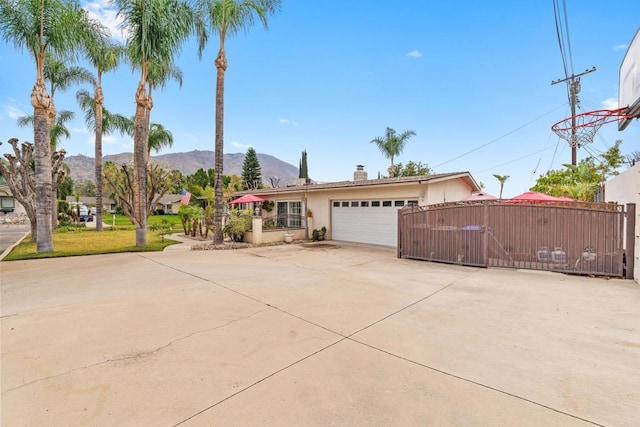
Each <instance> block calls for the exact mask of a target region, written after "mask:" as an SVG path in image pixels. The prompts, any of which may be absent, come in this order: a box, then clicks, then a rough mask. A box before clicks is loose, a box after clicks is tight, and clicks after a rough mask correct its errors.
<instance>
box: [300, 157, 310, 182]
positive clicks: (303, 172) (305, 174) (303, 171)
mask: <svg viewBox="0 0 640 427" xmlns="http://www.w3.org/2000/svg"><path fill="white" fill-rule="evenodd" d="M298 178H306V179H309V168H308V167H307V150H304V151H303V152H302V159H300V173H299V174H298Z"/></svg>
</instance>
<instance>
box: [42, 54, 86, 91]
mask: <svg viewBox="0 0 640 427" xmlns="http://www.w3.org/2000/svg"><path fill="white" fill-rule="evenodd" d="M43 74H44V80H45V81H46V82H47V83H49V93H50V94H51V98H52V99H55V95H56V91H58V90H61V91H65V90H67V89H69V88H70V87H71V86H73V85H79V84H82V83H90V84H92V85H95V84H96V79H95V78H94V77H93V75H92V74H91V73H90V72H89V70H87V69H86V68H83V67H79V66H71V67H67V64H66V63H65V61H60V60H58V59H56V58H54V57H53V56H52V55H47V56H46V58H45V61H44V69H43Z"/></svg>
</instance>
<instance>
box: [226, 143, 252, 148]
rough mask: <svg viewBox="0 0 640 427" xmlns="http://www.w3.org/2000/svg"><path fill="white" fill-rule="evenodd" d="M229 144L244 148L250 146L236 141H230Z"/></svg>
mask: <svg viewBox="0 0 640 427" xmlns="http://www.w3.org/2000/svg"><path fill="white" fill-rule="evenodd" d="M231 145H233V146H234V147H237V148H244V149H249V148H251V147H252V146H251V145H247V144H242V143H240V142H238V141H232V142H231Z"/></svg>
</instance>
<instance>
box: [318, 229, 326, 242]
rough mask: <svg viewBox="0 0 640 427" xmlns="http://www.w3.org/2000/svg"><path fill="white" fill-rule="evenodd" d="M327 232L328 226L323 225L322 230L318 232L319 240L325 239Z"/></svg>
mask: <svg viewBox="0 0 640 427" xmlns="http://www.w3.org/2000/svg"><path fill="white" fill-rule="evenodd" d="M326 234H327V227H325V226H322V228H321V229H320V232H319V233H318V240H324V238H325V236H326Z"/></svg>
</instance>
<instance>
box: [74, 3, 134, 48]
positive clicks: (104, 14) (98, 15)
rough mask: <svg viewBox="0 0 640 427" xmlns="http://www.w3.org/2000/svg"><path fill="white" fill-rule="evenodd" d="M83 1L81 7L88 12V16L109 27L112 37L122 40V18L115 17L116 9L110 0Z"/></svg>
mask: <svg viewBox="0 0 640 427" xmlns="http://www.w3.org/2000/svg"><path fill="white" fill-rule="evenodd" d="M83 3H84V4H83V8H84V9H85V10H87V11H88V12H89V16H91V17H92V18H94V19H97V20H99V21H100V22H101V23H102V25H104V26H105V27H107V28H109V31H110V32H111V36H112V37H113V38H114V39H116V40H118V41H124V32H123V31H122V30H121V29H120V25H121V24H122V19H121V18H118V17H117V14H118V10H117V9H116V8H115V7H114V6H113V3H112V2H111V0H88V1H85V2H83Z"/></svg>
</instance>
